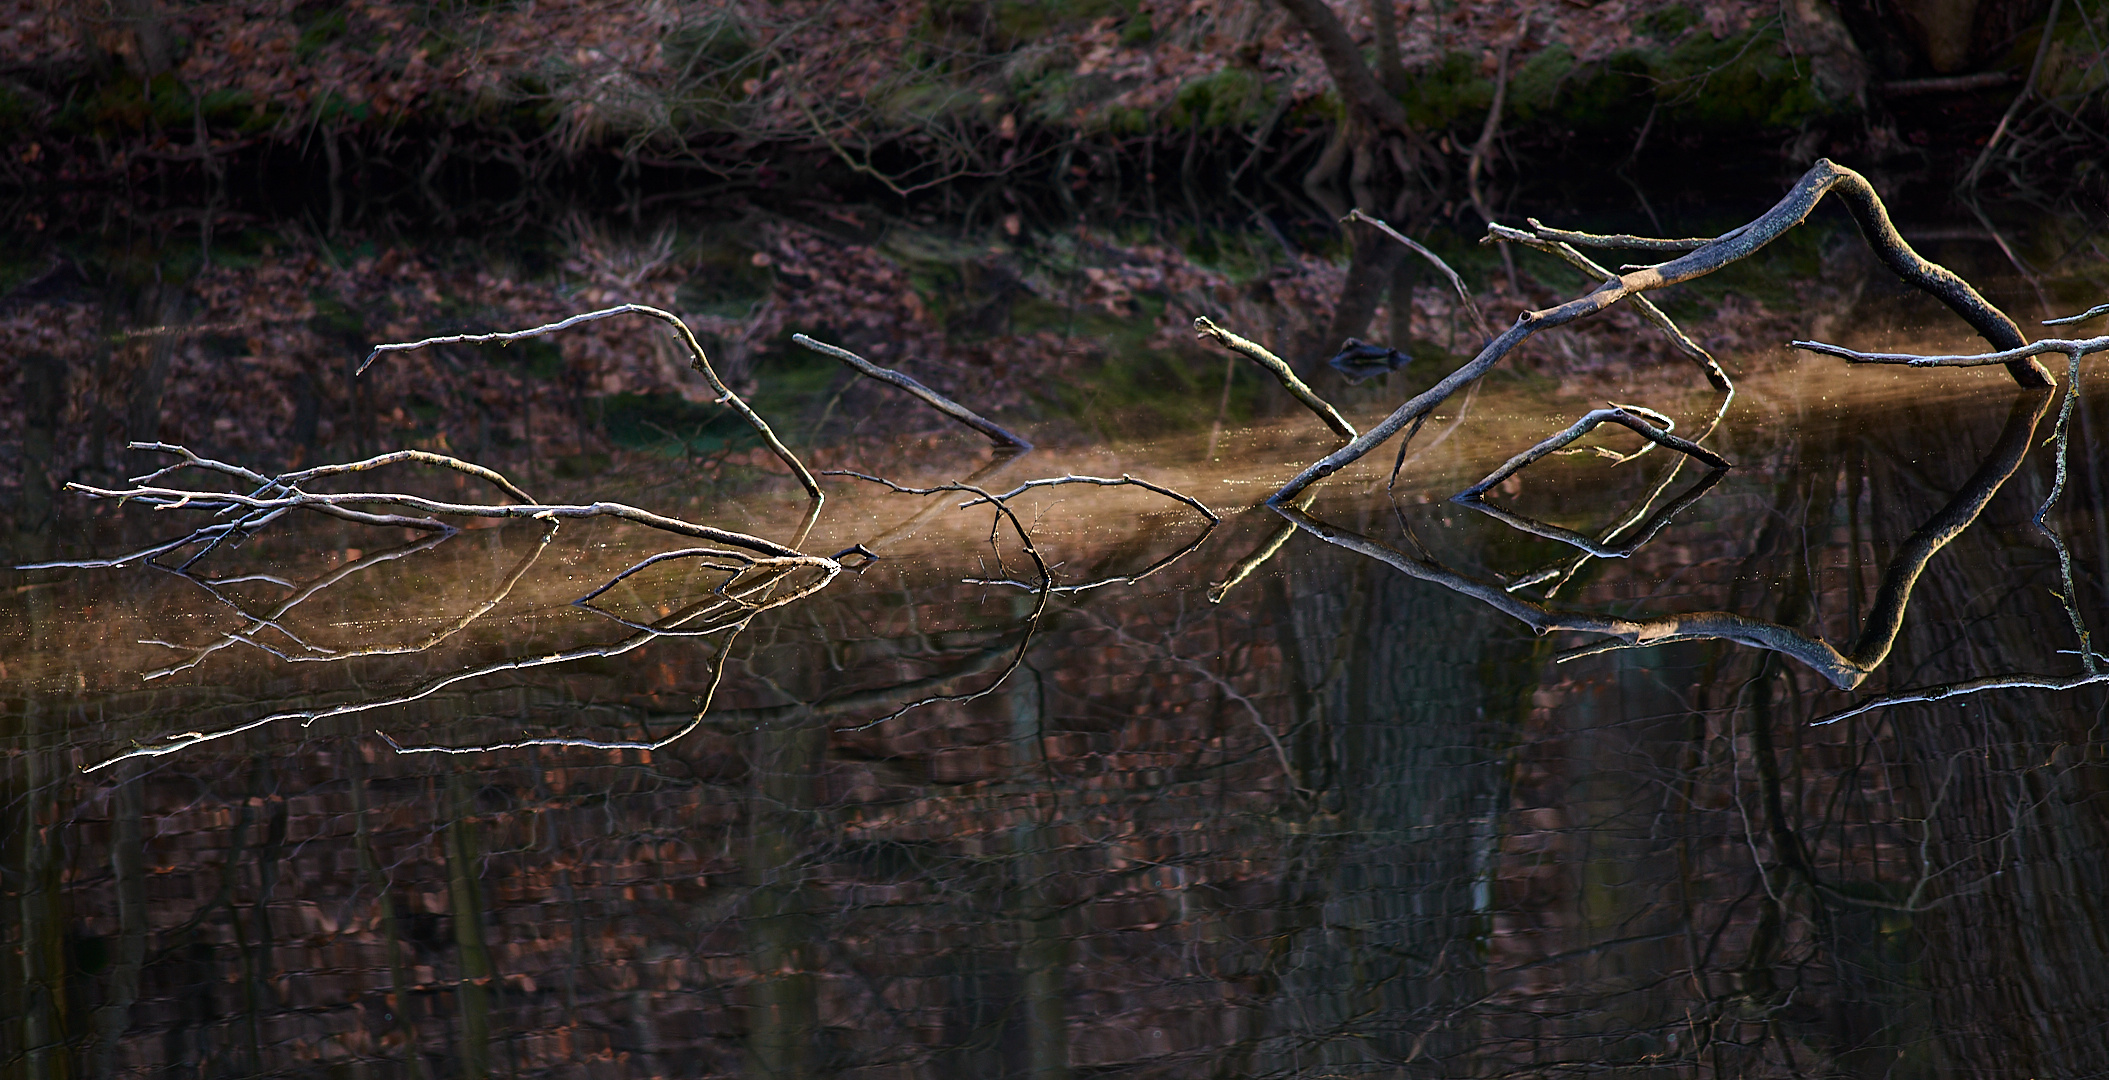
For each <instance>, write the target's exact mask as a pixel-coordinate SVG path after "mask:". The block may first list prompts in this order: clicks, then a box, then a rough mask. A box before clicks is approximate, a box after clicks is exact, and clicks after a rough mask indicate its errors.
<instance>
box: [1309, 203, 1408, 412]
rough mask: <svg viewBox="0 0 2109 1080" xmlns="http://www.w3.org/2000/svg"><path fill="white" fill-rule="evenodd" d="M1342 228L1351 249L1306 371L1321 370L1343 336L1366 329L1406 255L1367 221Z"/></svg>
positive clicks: (1356, 333)
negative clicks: (1344, 274) (1326, 323)
mask: <svg viewBox="0 0 2109 1080" xmlns="http://www.w3.org/2000/svg"><path fill="white" fill-rule="evenodd" d="M1345 228H1346V229H1347V230H1348V235H1349V236H1350V237H1352V238H1353V240H1354V242H1355V253H1354V256H1353V258H1351V259H1350V260H1349V262H1348V264H1347V281H1346V283H1345V284H1343V285H1342V286H1341V287H1340V299H1339V300H1338V301H1337V302H1335V303H1334V305H1333V321H1332V323H1331V325H1330V326H1328V327H1327V328H1326V336H1325V339H1324V340H1323V341H1320V342H1318V343H1317V345H1318V348H1317V350H1316V353H1317V355H1314V356H1313V357H1312V358H1311V360H1310V362H1309V363H1308V365H1307V368H1306V370H1307V373H1308V375H1315V374H1317V373H1318V372H1319V371H1321V370H1323V369H1324V368H1325V361H1326V358H1327V357H1330V356H1331V355H1333V353H1334V351H1335V350H1338V349H1339V348H1340V343H1341V342H1342V341H1343V340H1345V339H1347V338H1351V337H1352V338H1359V337H1363V336H1365V335H1367V334H1368V333H1369V325H1370V323H1371V322H1372V321H1374V320H1375V319H1376V317H1377V308H1378V307H1380V306H1382V305H1383V303H1384V299H1385V293H1386V291H1387V290H1388V289H1390V287H1391V282H1392V278H1393V276H1394V275H1395V274H1396V272H1397V270H1398V268H1399V263H1400V262H1401V261H1403V260H1404V259H1405V257H1406V249H1405V248H1404V247H1403V246H1401V245H1399V244H1397V243H1394V242H1393V241H1392V240H1391V239H1390V238H1389V237H1387V236H1384V235H1383V234H1381V233H1379V232H1377V230H1375V229H1372V228H1370V227H1369V226H1367V225H1348V226H1345ZM1391 344H1393V345H1399V344H1403V343H1401V342H1392V343H1391Z"/></svg>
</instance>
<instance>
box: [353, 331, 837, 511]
mask: <svg viewBox="0 0 2109 1080" xmlns="http://www.w3.org/2000/svg"><path fill="white" fill-rule="evenodd" d="M631 314H635V315H644V316H648V317H650V318H654V319H658V320H659V321H661V322H663V323H666V324H667V325H668V326H671V327H673V328H674V329H675V330H677V331H679V332H680V338H681V344H682V346H683V347H685V348H686V349H688V363H689V366H690V367H692V368H694V369H696V370H697V371H698V372H701V373H702V375H703V378H704V379H706V380H708V381H709V382H710V388H711V389H712V390H715V391H717V393H718V398H717V400H718V401H719V402H720V403H721V404H725V405H730V406H732V409H733V411H734V412H737V413H739V414H740V416H741V417H743V418H744V419H745V420H746V421H747V423H748V424H749V425H750V426H752V427H753V428H754V430H755V431H756V432H758V433H760V435H761V437H762V441H763V442H764V443H767V444H768V446H769V451H770V452H771V453H773V454H775V455H776V456H777V457H778V458H779V459H781V460H782V461H783V463H784V464H785V465H787V466H790V469H791V472H792V474H793V475H795V476H797V477H798V482H799V484H800V485H801V486H803V487H804V488H805V489H806V495H807V496H809V497H810V498H812V499H813V501H815V502H819V501H821V500H822V499H824V498H826V496H824V495H822V494H821V493H820V483H819V481H817V480H814V479H813V474H812V473H810V472H808V471H806V467H805V463H804V462H802V461H799V460H798V455H796V454H793V453H792V452H791V450H790V448H789V447H786V446H785V445H784V444H783V441H782V440H780V439H778V438H777V437H776V432H774V431H772V430H770V428H769V423H768V421H766V420H763V419H762V417H761V414H760V413H757V412H755V411H754V409H753V407H752V406H750V405H748V404H747V402H746V400H745V399H744V398H742V397H740V396H739V395H738V394H735V393H733V392H732V388H731V387H729V386H726V385H725V381H724V380H723V379H720V378H718V373H717V370H716V369H715V368H713V367H711V366H710V357H709V356H707V355H705V354H704V352H703V346H702V344H701V343H700V342H698V341H697V340H696V333H695V331H693V330H690V329H689V328H688V324H687V323H685V322H683V321H681V318H680V316H678V315H675V314H674V313H673V312H671V311H662V310H660V309H659V308H655V307H652V306H650V305H647V304H618V305H616V306H615V307H611V308H602V309H601V310H599V311H588V312H585V313H584V314H580V315H573V316H571V317H570V318H568V319H560V320H558V321H556V322H553V323H547V324H545V325H542V326H537V327H533V328H531V329H527V330H507V331H501V332H497V333H490V334H448V335H445V336H442V337H429V338H424V339H423V340H420V341H406V342H401V343H396V344H388V345H376V346H374V347H373V351H372V352H370V353H367V354H366V359H365V360H364V361H363V362H361V363H360V364H359V367H358V370H357V371H355V372H353V374H355V375H356V374H361V373H363V372H365V370H366V369H367V368H368V367H369V366H371V365H372V364H373V362H374V360H375V359H376V358H378V357H379V356H380V355H381V354H382V353H384V352H409V351H411V350H413V349H422V348H424V347H426V346H428V345H453V344H464V345H484V344H492V343H495V344H499V345H509V344H511V343H513V342H515V341H520V340H523V339H526V338H531V337H540V336H542V335H543V334H553V333H556V332H557V331H559V330H568V329H570V328H571V327H574V326H577V325H579V324H581V323H589V322H593V321H595V320H599V319H607V318H613V317H614V316H617V315H631Z"/></svg>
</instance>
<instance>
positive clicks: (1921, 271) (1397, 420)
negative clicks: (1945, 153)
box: [1268, 160, 2052, 507]
mask: <svg viewBox="0 0 2109 1080" xmlns="http://www.w3.org/2000/svg"><path fill="white" fill-rule="evenodd" d="M1833 190H1836V191H1837V192H1838V194H1839V197H1840V198H1842V199H1844V200H1845V203H1846V208H1847V209H1848V210H1849V211H1850V212H1851V213H1852V215H1853V218H1854V220H1855V221H1856V222H1857V223H1858V224H1859V226H1860V231H1861V234H1862V236H1863V237H1864V238H1865V239H1866V240H1867V242H1868V244H1869V246H1870V247H1872V248H1873V249H1874V251H1875V254H1876V255H1877V256H1878V257H1879V258H1881V260H1882V261H1883V263H1884V264H1885V265H1887V266H1888V267H1889V268H1890V270H1891V271H1893V272H1894V273H1896V274H1897V276H1899V277H1901V278H1903V279H1904V280H1905V281H1906V282H1909V283H1910V284H1912V285H1914V286H1916V287H1918V288H1920V289H1921V290H1923V291H1925V292H1928V293H1930V294H1932V295H1933V296H1934V297H1935V298H1936V299H1939V300H1940V301H1941V302H1942V303H1944V304H1946V305H1948V307H1949V308H1950V309H1951V310H1953V311H1955V312H1956V313H1957V314H1958V315H1960V316H1962V317H1963V319H1964V320H1965V321H1967V322H1969V323H1970V325H1971V326H1973V327H1975V328H1976V329H1977V331H1978V333H1980V334H1982V335H1984V336H1985V337H1986V339H1987V340H1989V341H1991V343H1992V344H1993V345H1995V346H1998V347H2000V348H2002V349H2018V348H2021V347H2023V346H2024V345H2025V342H2024V340H2023V339H2022V337H2021V330H2020V328H2019V327H2018V326H2016V325H2015V324H2014V321H2013V320H2012V319H2010V318H2008V317H2007V315H2006V313H2005V312H2003V311H2000V310H1999V309H1998V308H1996V307H1994V306H1992V304H1991V303H1990V302H1988V301H1986V300H1985V299H1984V297H1982V296H1980V295H1979V294H1978V293H1977V290H1975V289H1973V288H1971V287H1970V285H1969V283H1968V282H1966V281H1964V280H1963V279H1961V278H1959V277H1957V276H1955V274H1954V273H1952V272H1950V271H1949V270H1947V269H1946V268H1944V267H1941V266H1938V265H1936V264H1934V263H1931V262H1928V261H1926V260H1925V259H1923V258H1921V257H1920V256H1919V255H1918V253H1917V252H1916V251H1913V250H1912V248H1911V246H1910V245H1909V244H1907V243H1905V242H1904V238H1903V237H1902V236H1900V235H1898V233H1897V230H1896V226H1895V225H1894V224H1892V223H1891V222H1890V220H1889V212H1888V210H1887V208H1885V207H1884V206H1883V204H1882V200H1881V198H1880V197H1879V196H1878V195H1876V194H1875V190H1874V188H1873V187H1872V186H1870V185H1869V184H1868V182H1867V179H1866V178H1865V177H1863V176H1861V175H1860V174H1859V173H1856V172H1854V171H1853V170H1851V169H1847V168H1845V167H1843V166H1840V165H1836V164H1833V163H1832V162H1830V161H1828V160H1819V161H1818V162H1817V163H1816V164H1815V165H1814V166H1812V167H1811V168H1810V169H1809V171H1808V172H1807V173H1805V174H1804V175H1803V176H1802V178H1801V180H1800V181H1799V182H1797V183H1796V184H1795V185H1794V187H1793V189H1792V190H1790V191H1788V192H1787V194H1786V196H1785V197H1784V198H1782V199H1781V200H1780V201H1779V202H1778V203H1777V204H1775V205H1774V206H1773V207H1772V209H1770V210H1768V211H1766V212H1765V213H1764V214H1763V215H1761V216H1760V217H1759V218H1757V219H1756V220H1755V221H1753V222H1751V223H1750V224H1749V225H1747V226H1745V227H1744V228H1743V229H1742V230H1741V231H1739V232H1736V233H1733V234H1728V235H1725V236H1724V237H1723V238H1721V239H1716V240H1714V241H1711V242H1709V243H1707V244H1705V245H1703V246H1701V247H1699V248H1698V249H1696V250H1694V251H1692V252H1691V253H1690V254H1687V255H1684V256H1682V257H1680V258H1677V259H1673V260H1671V261H1669V262H1666V263H1662V264H1661V265H1658V266H1644V267H1639V268H1636V269H1634V270H1631V271H1629V272H1627V273H1625V274H1623V275H1620V276H1618V277H1615V278H1611V279H1609V280H1607V281H1606V282H1605V283H1604V284H1602V285H1600V286H1598V287H1597V288H1595V289H1593V290H1591V291H1590V292H1588V293H1586V294H1584V295H1582V296H1580V297H1577V298H1575V299H1573V300H1570V301H1568V302H1567V303H1565V304H1561V305H1560V306H1558V307H1554V308H1548V309H1546V310H1543V311H1525V312H1523V313H1522V314H1521V315H1518V316H1517V318H1516V322H1515V325H1513V326H1511V327H1510V328H1509V329H1507V330H1506V331H1503V332H1502V333H1501V335H1500V336H1498V337H1496V338H1495V339H1494V340H1492V341H1490V342H1488V343H1487V345H1486V347H1485V348H1483V349H1481V350H1480V352H1479V355H1477V356H1475V357H1474V358H1473V359H1472V360H1470V361H1469V362H1467V363H1465V364H1464V365H1463V366H1461V367H1459V368H1458V369H1457V370H1456V371H1453V372H1451V373H1450V374H1449V375H1448V376H1447V377H1445V378H1444V379H1443V380H1442V381H1440V382H1438V383H1436V384H1435V385H1434V386H1432V387H1430V388H1429V389H1428V390H1426V391H1424V392H1422V393H1421V394H1418V395H1416V396H1415V397H1414V398H1412V399H1411V400H1409V401H1407V402H1406V403H1405V404H1403V405H1400V406H1399V407H1398V409H1396V410H1395V411H1393V412H1392V414H1391V415H1390V416H1388V417H1386V418H1385V419H1384V420H1383V422H1381V423H1379V424H1378V425H1377V426H1376V427H1373V428H1371V429H1370V430H1368V431H1366V432H1364V433H1362V434H1361V435H1359V436H1357V437H1356V438H1354V439H1352V440H1350V441H1349V442H1348V444H1347V445H1346V446H1343V447H1341V448H1340V449H1338V450H1335V451H1333V452H1332V453H1331V454H1328V455H1326V456H1325V457H1324V458H1321V459H1320V460H1318V461H1317V462H1314V463H1313V464H1311V465H1310V466H1309V467H1307V468H1306V469H1304V471H1303V472H1301V473H1299V474H1297V475H1296V476H1295V477H1294V478H1292V479H1291V480H1290V481H1289V482H1288V483H1286V484H1284V485H1282V487H1281V490H1279V491H1277V492H1275V493H1274V495H1273V496H1272V498H1270V499H1269V500H1268V501H1269V503H1270V504H1272V505H1275V506H1277V507H1280V506H1283V505H1285V504H1287V503H1288V502H1289V501H1290V500H1292V499H1294V498H1295V497H1296V496H1297V495H1298V494H1299V493H1301V492H1302V491H1303V489H1304V488H1306V487H1309V486H1310V485H1311V484H1313V483H1316V482H1317V481H1319V480H1322V479H1324V478H1325V477H1328V476H1331V475H1332V474H1334V473H1336V472H1339V471H1340V470H1341V469H1343V468H1346V467H1347V466H1348V465H1350V464H1353V463H1354V462H1356V461H1359V460H1361V459H1362V457H1363V456H1365V455H1367V454H1368V453H1369V452H1370V451H1371V450H1373V449H1375V448H1376V447H1377V446H1379V445H1381V444H1382V443H1383V442H1384V441H1385V440H1387V439H1389V438H1391V437H1392V436H1393V435H1396V434H1398V433H1399V432H1400V431H1401V430H1403V429H1405V428H1406V426H1407V425H1409V424H1412V423H1414V422H1415V421H1416V420H1418V419H1420V418H1422V417H1425V416H1426V415H1428V413H1429V412H1431V411H1432V410H1433V409H1434V408H1435V407H1436V406H1437V405H1439V404H1441V403H1442V402H1443V401H1445V400H1447V399H1448V398H1449V397H1450V396H1451V395H1452V394H1455V393H1456V392H1457V391H1458V390H1460V389H1462V388H1463V387H1464V386H1465V385H1467V384H1469V383H1471V382H1474V381H1476V380H1477V379H1479V377H1480V376H1482V375H1484V374H1486V373H1487V371H1488V370H1490V369H1491V368H1492V367H1493V366H1494V365H1495V364H1497V363H1499V362H1500V361H1501V360H1502V359H1504V358H1505V357H1507V356H1508V354H1509V353H1510V352H1512V351H1514V349H1515V348H1516V346H1518V345H1521V344H1522V343H1523V342H1524V341H1526V340H1528V339H1529V338H1530V337H1531V336H1532V335H1534V334H1537V333H1538V332H1539V331H1541V330H1545V329H1549V328H1551V327H1555V326H1563V325H1565V324H1567V323H1570V322H1574V321H1576V320H1578V319H1584V318H1588V317H1589V316H1591V315H1595V314H1597V313H1599V312H1601V311H1603V310H1605V309H1606V308H1608V307H1610V306H1611V305H1612V304H1615V303H1617V302H1619V301H1621V300H1624V299H1626V298H1628V297H1631V296H1634V295H1637V294H1640V293H1644V292H1649V291H1652V290H1655V289H1660V288H1663V287H1665V286H1669V285H1675V284H1679V283H1681V282H1685V281H1690V280H1693V279H1694V278H1699V277H1704V276H1706V275H1707V274H1711V273H1713V272H1715V271H1717V270H1720V269H1722V268H1723V267H1726V266H1729V265H1732V264H1734V263H1736V262H1739V261H1741V260H1743V259H1746V258H1749V257H1750V256H1751V255H1754V254H1756V253H1757V252H1758V251H1759V250H1761V249H1763V248H1764V247H1765V245H1767V244H1769V243H1771V242H1772V241H1773V240H1776V239H1778V238H1779V236H1780V235H1781V234H1782V233H1784V232H1786V231H1787V230H1788V229H1790V228H1793V227H1794V226H1796V225H1799V224H1801V223H1802V222H1803V221H1805V220H1807V218H1808V216H1809V214H1810V212H1812V211H1813V210H1814V209H1815V208H1816V204H1817V203H1818V202H1819V201H1821V200H1822V198H1823V197H1824V195H1826V194H1828V193H1830V192H1831V191H1833ZM2007 370H2008V371H2009V372H2010V373H2011V374H2012V375H2013V376H2014V379H2015V381H2016V382H2017V383H2019V384H2021V385H2023V386H2030V387H2045V386H2050V385H2052V383H2051V379H2050V376H2049V373H2048V372H2046V371H2045V370H2044V369H2043V367H2042V365H2040V364H2037V363H2036V362H2035V361H2033V360H2030V359H2026V358H2016V359H2014V360H2013V361H2012V362H2010V363H2008V365H2007Z"/></svg>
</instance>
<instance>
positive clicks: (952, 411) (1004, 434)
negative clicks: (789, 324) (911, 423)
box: [791, 334, 1033, 451]
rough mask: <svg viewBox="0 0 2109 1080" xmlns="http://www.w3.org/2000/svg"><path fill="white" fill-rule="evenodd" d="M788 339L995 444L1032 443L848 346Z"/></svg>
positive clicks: (1014, 446) (1018, 447) (797, 337)
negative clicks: (900, 391) (899, 392)
mask: <svg viewBox="0 0 2109 1080" xmlns="http://www.w3.org/2000/svg"><path fill="white" fill-rule="evenodd" d="M791 340H792V341H795V342H797V343H798V344H800V345H803V346H805V347H806V348H808V349H811V350H813V351H814V352H817V353H820V354H821V355H823V356H832V357H834V358H835V359H837V360H840V361H842V362H843V363H845V364H848V365H849V366H850V367H852V368H854V369H856V370H857V371H859V372H862V373H863V374H865V375H868V376H870V377H871V378H874V379H877V380H879V381H880V382H883V383H886V384H887V385H889V386H897V387H899V388H901V389H903V390H906V391H908V392H909V393H910V394H912V395H914V396H915V397H917V398H919V399H921V400H922V402H923V403H924V404H926V405H928V406H930V407H931V408H933V409H936V410H937V411H938V412H941V413H944V414H945V415H946V416H949V417H951V418H952V419H954V420H957V421H959V422H960V423H962V424H965V425H966V426H968V427H970V428H973V429H974V430H975V431H978V432H980V433H982V434H983V435H986V436H988V440H989V441H990V442H992V443H995V444H996V445H997V446H1001V447H1005V448H1008V449H1014V450H1021V451H1023V450H1030V449H1032V448H1033V444H1032V443H1031V442H1028V441H1027V440H1025V439H1024V438H1022V437H1020V436H1018V435H1015V434H1013V433H1011V432H1010V431H1009V430H1007V429H1005V428H1003V427H1001V426H999V425H997V424H996V423H994V422H993V421H990V420H986V419H983V418H982V417H981V416H980V415H979V414H977V413H975V412H974V411H973V410H972V409H969V408H967V407H966V406H964V405H961V404H959V403H958V402H956V401H953V400H952V399H951V398H948V397H946V396H944V395H943V394H940V393H938V392H937V391H935V390H932V389H930V388H929V387H927V386H924V385H923V384H922V383H920V382H917V381H916V380H914V379H912V378H909V377H908V376H906V375H903V374H901V373H900V372H898V371H895V370H893V369H892V368H882V367H880V366H879V365H877V364H874V363H872V362H871V361H869V360H866V359H865V358H863V357H861V356H858V355H857V354H856V353H853V352H851V351H849V350H848V349H844V348H840V347H837V346H834V345H829V344H828V343H826V342H824V341H815V340H813V339H812V338H809V337H807V336H805V335H804V334H792V335H791Z"/></svg>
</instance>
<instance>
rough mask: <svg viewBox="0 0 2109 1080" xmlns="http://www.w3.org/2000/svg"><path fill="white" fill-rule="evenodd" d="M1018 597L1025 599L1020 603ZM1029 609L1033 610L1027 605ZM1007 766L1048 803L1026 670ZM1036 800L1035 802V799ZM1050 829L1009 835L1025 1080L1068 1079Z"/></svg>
mask: <svg viewBox="0 0 2109 1080" xmlns="http://www.w3.org/2000/svg"><path fill="white" fill-rule="evenodd" d="M1021 599H1022V598H1021ZM1026 608H1027V610H1030V605H1029V604H1028V605H1026ZM1008 695H1009V697H1010V702H1011V747H1012V762H1011V767H1012V768H1013V769H1014V770H1016V771H1017V775H1018V778H1019V781H1020V782H1021V783H1023V784H1024V785H1025V786H1026V787H1027V788H1028V789H1029V790H1032V791H1035V792H1037V793H1039V794H1041V795H1043V796H1045V797H1047V798H1053V797H1054V792H1053V791H1051V790H1049V789H1048V785H1047V783H1046V782H1045V778H1044V774H1043V773H1042V772H1041V762H1040V747H1041V745H1042V744H1041V741H1040V740H1041V728H1042V723H1041V721H1042V718H1043V709H1042V705H1043V701H1044V699H1043V697H1042V695H1041V688H1040V679H1039V676H1038V674H1037V673H1036V672H1034V671H1033V670H1032V669H1031V668H1020V669H1018V671H1017V673H1016V674H1014V675H1013V676H1011V685H1010V688H1009V690H1008ZM1035 801H1036V802H1037V801H1038V800H1035ZM1049 831H1050V830H1049V829H1048V827H1047V826H1046V824H1045V823H1044V822H1043V821H1032V822H1028V823H1025V824H1021V825H1018V826H1017V827H1016V828H1015V829H1014V830H1013V837H1014V844H1015V853H1016V854H1015V858H1013V859H1012V860H1011V865H1012V873H1014V874H1015V875H1016V880H1015V881H1014V882H1013V885H1012V887H1013V889H1014V890H1015V892H1014V893H1013V895H1014V896H1015V897H1016V899H1015V900H1014V901H1013V905H1012V910H1013V911H1014V912H1015V913H1016V917H1017V920H1018V931H1017V932H1018V960H1017V963H1018V976H1019V978H1018V982H1019V985H1020V994H1021V996H1022V997H1023V998H1024V1001H1023V1002H1022V1006H1023V1007H1022V1009H1021V1012H1022V1013H1023V1018H1024V1022H1025V1040H1024V1047H1023V1049H1024V1051H1025V1055H1024V1056H1025V1061H1024V1066H1025V1067H1024V1073H1025V1076H1026V1078H1027V1080H1065V1078H1066V1077H1068V1075H1069V1019H1068V1011H1067V1009H1066V1007H1065V1006H1066V998H1067V993H1066V991H1067V974H1068V968H1069V940H1068V938H1066V937H1065V936H1063V933H1062V918H1061V907H1060V899H1059V898H1058V897H1056V896H1054V895H1053V893H1052V892H1051V890H1050V889H1049V885H1050V883H1051V882H1052V881H1053V880H1054V870H1055V863H1054V859H1053V858H1052V857H1050V856H1049V854H1048V848H1049V847H1050V843H1049V840H1050V837H1049V835H1048V833H1049Z"/></svg>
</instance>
